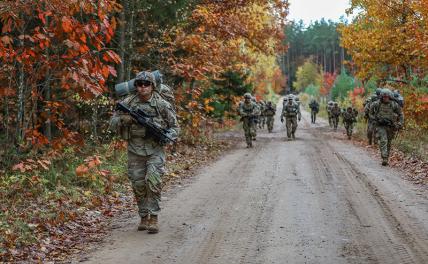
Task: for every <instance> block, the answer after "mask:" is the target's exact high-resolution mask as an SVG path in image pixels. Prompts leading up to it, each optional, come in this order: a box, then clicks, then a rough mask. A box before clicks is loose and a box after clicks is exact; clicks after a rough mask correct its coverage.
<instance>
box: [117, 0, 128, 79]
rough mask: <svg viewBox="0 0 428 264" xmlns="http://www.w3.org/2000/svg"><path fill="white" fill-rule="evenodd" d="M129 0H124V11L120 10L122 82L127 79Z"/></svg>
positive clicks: (119, 71)
mask: <svg viewBox="0 0 428 264" xmlns="http://www.w3.org/2000/svg"><path fill="white" fill-rule="evenodd" d="M127 3H128V1H122V12H120V24H119V56H120V58H121V59H122V63H121V64H120V65H119V66H118V73H117V81H118V83H122V82H124V81H125V63H126V58H125V45H126V44H125V43H126V25H127V20H126V13H127V8H128V4H127Z"/></svg>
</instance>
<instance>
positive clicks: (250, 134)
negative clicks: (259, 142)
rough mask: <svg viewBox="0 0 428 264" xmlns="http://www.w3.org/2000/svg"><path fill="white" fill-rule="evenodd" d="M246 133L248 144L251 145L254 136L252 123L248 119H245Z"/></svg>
mask: <svg viewBox="0 0 428 264" xmlns="http://www.w3.org/2000/svg"><path fill="white" fill-rule="evenodd" d="M244 134H245V142H247V146H251V145H252V141H253V137H252V133H251V127H250V124H249V123H248V122H247V121H244Z"/></svg>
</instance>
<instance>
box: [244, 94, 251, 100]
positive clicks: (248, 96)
mask: <svg viewBox="0 0 428 264" xmlns="http://www.w3.org/2000/svg"><path fill="white" fill-rule="evenodd" d="M252 97H253V96H251V94H250V93H245V94H244V98H245V99H251V98H252Z"/></svg>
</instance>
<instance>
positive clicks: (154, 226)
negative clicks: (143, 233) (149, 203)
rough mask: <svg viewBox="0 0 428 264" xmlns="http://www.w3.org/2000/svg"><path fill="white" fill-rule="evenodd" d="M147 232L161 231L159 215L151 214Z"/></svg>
mask: <svg viewBox="0 0 428 264" xmlns="http://www.w3.org/2000/svg"><path fill="white" fill-rule="evenodd" d="M147 232H148V233H149V234H156V233H157V232H159V225H158V216H157V215H150V218H149V224H148V225H147Z"/></svg>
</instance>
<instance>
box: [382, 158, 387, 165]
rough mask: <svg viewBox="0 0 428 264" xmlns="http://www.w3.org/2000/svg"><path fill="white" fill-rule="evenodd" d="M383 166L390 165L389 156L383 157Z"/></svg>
mask: <svg viewBox="0 0 428 264" xmlns="http://www.w3.org/2000/svg"><path fill="white" fill-rule="evenodd" d="M382 166H388V158H382Z"/></svg>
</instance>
